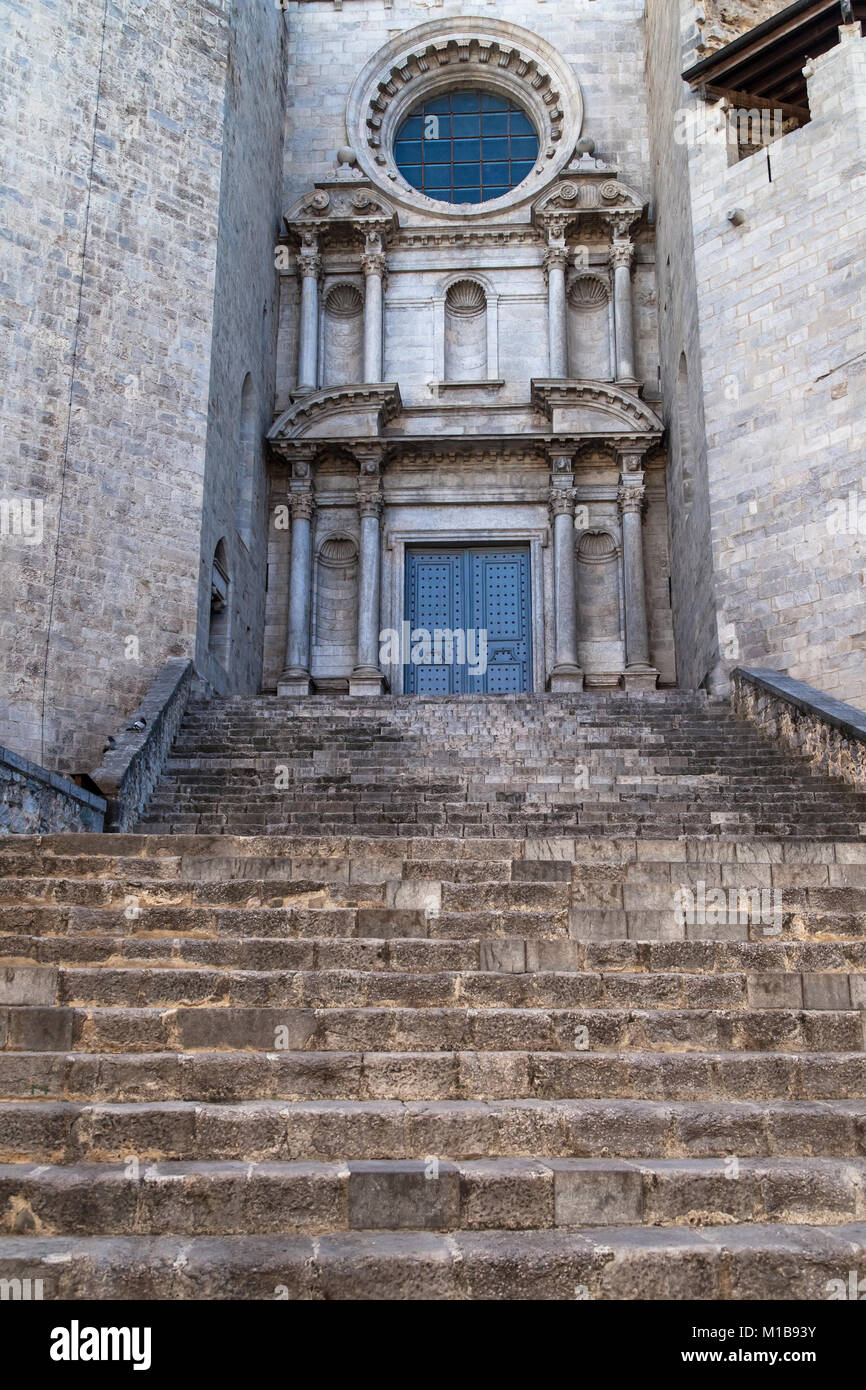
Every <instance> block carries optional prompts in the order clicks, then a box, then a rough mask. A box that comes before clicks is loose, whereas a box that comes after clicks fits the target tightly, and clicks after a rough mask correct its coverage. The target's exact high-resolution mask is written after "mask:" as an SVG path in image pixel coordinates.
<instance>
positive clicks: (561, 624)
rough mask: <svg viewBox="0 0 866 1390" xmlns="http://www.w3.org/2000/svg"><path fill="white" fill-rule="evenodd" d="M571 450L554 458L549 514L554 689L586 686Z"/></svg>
mask: <svg viewBox="0 0 866 1390" xmlns="http://www.w3.org/2000/svg"><path fill="white" fill-rule="evenodd" d="M572 467H573V464H572V459H571V456H570V455H568V454H555V455H553V457H552V458H551V471H552V479H551V487H550V494H549V500H550V518H551V525H552V526H553V581H554V631H555V634H556V653H555V655H556V664H555V666H554V668H553V670H552V671H551V673H550V678H549V680H548V686H549V688H550V690H552V691H559V692H562V691H574V690H582V689H583V672H582V671H581V669H580V666H579V664H578V660H577V605H576V597H575V558H574V473H573V471H572Z"/></svg>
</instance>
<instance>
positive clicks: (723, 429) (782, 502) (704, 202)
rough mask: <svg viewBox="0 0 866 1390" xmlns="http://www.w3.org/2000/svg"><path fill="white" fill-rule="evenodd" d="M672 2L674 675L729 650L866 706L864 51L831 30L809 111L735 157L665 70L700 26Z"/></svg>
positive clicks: (658, 73) (668, 331) (714, 663)
mask: <svg viewBox="0 0 866 1390" xmlns="http://www.w3.org/2000/svg"><path fill="white" fill-rule="evenodd" d="M676 11H677V7H676V6H671V5H669V4H665V3H655V2H654V0H651V2H650V3H649V4H648V6H647V16H648V46H647V52H648V71H649V83H650V106H651V110H652V127H651V143H652V148H653V168H654V175H655V182H656V188H657V193H658V197H659V208H660V211H659V217H658V222H657V237H658V246H659V264H660V266H661V267H662V272H661V286H660V292H661V314H660V339H661V349H662V383H663V393H664V397H665V402H666V411H665V418H666V421H667V423H668V425H669V427H670V442H671V471H670V504H671V515H672V527H671V537H672V549H673V554H674V556H675V564H674V567H673V576H672V580H673V585H672V587H673V598H674V626H675V632H676V638H677V650H678V657H679V662H680V675H681V678H683V679H685V680H686V681H687V683H689V684H691V683H700V681H701V680H702V679H705V678H706V677H707V675H708V674H709V677H710V679H711V680H715V681H717V682H718V683H719V685H720V687H721V688H724V682H725V675H726V672H728V671H729V670H730V669H731V668H732V667H733V666H734V665H736V664H737V663H738V662H743V663H747V664H753V665H760V666H763V667H772V668H774V669H778V670H780V671H784V672H787V673H788V674H790V675H792V676H794V677H795V678H797V679H800V680H804V681H807V682H808V683H810V684H812V685H815V686H817V687H818V688H819V689H821V690H824V691H827V692H828V693H831V694H833V695H836V696H838V697H839V698H842V699H845V700H848V701H853V702H854V703H862V701H863V699H864V698H866V665H864V660H863V650H864V641H866V638H864V635H863V631H862V629H863V616H862V615H863V575H862V569H863V566H862V555H863V536H864V534H866V497H864V494H863V488H862V473H863V468H862V456H861V449H860V447H859V438H860V436H861V435H862V423H861V421H860V416H861V415H862V409H861V405H860V400H861V396H862V389H858V383H860V382H861V380H862V373H863V363H864V360H866V357H864V352H866V338H864V328H863V324H864V298H866V275H864V272H863V269H862V263H863V262H862V246H863V240H864V226H866V214H864V212H863V198H862V187H863V174H862V172H861V169H862V161H863V155H864V138H866V125H864V113H866V105H864V100H866V99H864V95H863V93H864V75H866V67H864V65H866V44H864V40H863V38H862V36H861V33H860V28H859V26H858V25H855V26H849V27H848V28H847V29H842V30H841V31H840V37H841V42H840V43H839V45H838V46H837V47H835V48H833V49H831V50H830V51H829V52H828V53H826V54H825V55H824V56H823V57H821V58H818V59H816V60H815V62H814V63H813V64H812V65H811V66H810V67H809V68H808V69H807V72H808V88H809V104H810V108H811V117H812V118H811V121H810V123H809V124H807V125H804V126H803V127H802V128H801V129H799V130H795V131H792V132H791V133H789V134H785V135H784V136H782V138H780V139H777V140H775V141H774V142H773V143H772V145H771V146H770V148H769V151H767V150H762V151H759V152H757V153H756V154H754V155H752V156H750V157H749V158H746V159H742V160H737V158H736V156H735V153H734V155H732V154H731V149H730V143H729V122H728V121H727V120H726V117H725V111H724V109H723V105H722V103H720V102H711V103H709V104H708V103H705V102H704V101H702V100H701V99H700V98H699V97H697V96H695V95H693V94H692V93H690V92H689V90H688V88H687V87H686V86H685V84H684V83H683V82H682V81H681V80H680V77H679V74H680V73H681V72H682V71H683V70H684V69H686V68H687V67H688V65H689V64H690V63H691V62H693V61H694V60H695V58H696V57H697V56H698V54H699V50H698V47H697V34H698V30H697V27H696V25H695V22H694V21H695V16H696V11H695V7H694V6H692V5H689V4H683V5H682V6H680V7H679V11H680V12H679V14H677V12H676ZM761 17H762V18H766V17H767V16H765V15H762V16H761ZM675 189H678V190H679V191H680V195H679V197H677V198H674V197H673V196H672V194H673V192H674V190H675ZM683 190H685V193H686V196H685V197H683V196H682V191H683ZM730 210H735V211H737V212H738V215H739V214H741V215H742V220H741V221H740V222H739V224H738V225H736V224H734V223H732V222H731V221H729V220H728V217H727V213H728V212H729V211H730ZM678 393H679V394H678ZM683 402H685V403H686V404H685V405H683V404H682V403H683ZM684 449H685V451H686V454H687V455H688V457H687V458H686V460H685V461H684V458H683V453H684ZM708 537H709V544H708V543H707V542H708Z"/></svg>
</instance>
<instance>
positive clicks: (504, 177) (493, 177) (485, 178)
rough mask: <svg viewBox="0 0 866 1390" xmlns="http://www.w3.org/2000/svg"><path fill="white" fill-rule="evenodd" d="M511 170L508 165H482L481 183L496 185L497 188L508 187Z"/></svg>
mask: <svg viewBox="0 0 866 1390" xmlns="http://www.w3.org/2000/svg"><path fill="white" fill-rule="evenodd" d="M509 172H510V171H509V168H508V165H507V164H482V166H481V182H482V183H483V184H485V185H486V184H488V183H495V184H496V185H497V187H501V188H507V187H508V175H509Z"/></svg>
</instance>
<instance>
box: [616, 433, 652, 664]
mask: <svg viewBox="0 0 866 1390" xmlns="http://www.w3.org/2000/svg"><path fill="white" fill-rule="evenodd" d="M641 463H642V458H641V455H640V454H627V455H623V456H621V460H620V466H621V468H622V473H621V476H620V486H619V491H618V493H617V501H618V502H619V511H620V516H621V518H622V567H623V588H624V597H625V672H624V674H623V685H624V686H625V688H626V690H655V688H656V684H657V682H658V676H659V673H658V671H657V670H656V669H655V667H654V666H652V665H651V663H650V651H649V628H648V625H647V610H646V576H645V572H644V557H643V512H644V503H645V499H646V489H645V488H644V475H643V472H642V471H641Z"/></svg>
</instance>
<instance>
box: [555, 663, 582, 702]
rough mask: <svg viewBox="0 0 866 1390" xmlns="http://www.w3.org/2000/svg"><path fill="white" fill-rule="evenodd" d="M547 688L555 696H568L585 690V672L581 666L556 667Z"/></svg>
mask: <svg viewBox="0 0 866 1390" xmlns="http://www.w3.org/2000/svg"><path fill="white" fill-rule="evenodd" d="M547 688H548V690H549V691H550V692H551V694H553V695H567V694H569V693H571V692H573V691H581V690H583V672H582V671H581V669H580V667H579V666H566V665H562V666H554V668H553V670H552V671H551V673H550V675H549V676H548V678H547Z"/></svg>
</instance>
